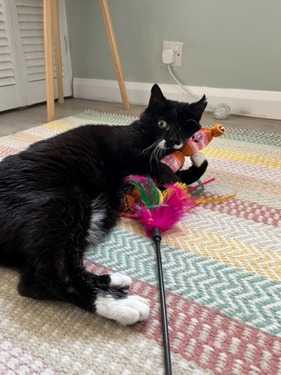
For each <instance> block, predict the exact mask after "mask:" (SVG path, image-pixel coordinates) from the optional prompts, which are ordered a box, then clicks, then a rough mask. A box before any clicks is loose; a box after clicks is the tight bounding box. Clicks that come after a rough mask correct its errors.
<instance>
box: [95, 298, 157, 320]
mask: <svg viewBox="0 0 281 375" xmlns="http://www.w3.org/2000/svg"><path fill="white" fill-rule="evenodd" d="M149 312H150V308H149V302H148V301H147V300H146V299H145V298H142V297H140V296H136V295H132V296H128V297H126V298H121V299H115V298H114V297H112V296H111V295H104V296H102V295H98V296H97V300H96V313H97V314H98V315H101V316H103V317H105V318H108V319H112V320H115V321H116V322H118V323H120V324H122V325H131V324H135V323H137V322H141V321H143V320H146V319H147V318H148V316H149Z"/></svg>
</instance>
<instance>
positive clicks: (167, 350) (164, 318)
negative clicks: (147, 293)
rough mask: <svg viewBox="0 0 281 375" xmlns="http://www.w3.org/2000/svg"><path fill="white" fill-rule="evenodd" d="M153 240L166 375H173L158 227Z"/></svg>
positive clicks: (154, 231)
mask: <svg viewBox="0 0 281 375" xmlns="http://www.w3.org/2000/svg"><path fill="white" fill-rule="evenodd" d="M152 239H153V241H154V243H155V249H156V258H157V268H158V283H159V292H160V302H161V316H162V334H163V345H164V357H165V370H166V375H172V364H171V351H170V342H169V326H168V318H167V307H166V297H165V286H164V278H163V269H162V257H161V249H160V243H161V231H160V229H159V228H157V227H156V228H153V230H152Z"/></svg>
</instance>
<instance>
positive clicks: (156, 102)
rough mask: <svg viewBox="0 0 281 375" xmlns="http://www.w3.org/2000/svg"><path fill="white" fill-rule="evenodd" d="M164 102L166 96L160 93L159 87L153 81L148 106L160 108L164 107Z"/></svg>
mask: <svg viewBox="0 0 281 375" xmlns="http://www.w3.org/2000/svg"><path fill="white" fill-rule="evenodd" d="M165 103H166V98H165V96H164V95H163V94H162V91H161V89H160V87H159V86H158V85H157V84H156V83H155V85H153V86H152V89H151V95H150V100H149V104H148V108H150V109H153V108H154V109H160V108H161V107H164V105H165Z"/></svg>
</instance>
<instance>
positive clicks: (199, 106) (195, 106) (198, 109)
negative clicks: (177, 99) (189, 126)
mask: <svg viewBox="0 0 281 375" xmlns="http://www.w3.org/2000/svg"><path fill="white" fill-rule="evenodd" d="M207 104H208V103H207V98H206V96H205V95H203V96H202V98H201V99H200V100H198V102H195V103H191V104H190V105H189V108H190V110H191V112H192V118H193V119H194V120H195V121H198V122H199V121H200V120H201V117H202V115H203V113H204V111H205V108H206V107H207Z"/></svg>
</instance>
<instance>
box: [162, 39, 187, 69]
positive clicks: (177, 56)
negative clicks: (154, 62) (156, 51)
mask: <svg viewBox="0 0 281 375" xmlns="http://www.w3.org/2000/svg"><path fill="white" fill-rule="evenodd" d="M182 48H183V43H182V42H169V41H166V40H164V41H163V43H162V63H163V64H169V65H171V66H181V60H182Z"/></svg>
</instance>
